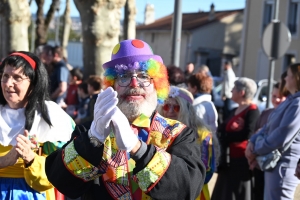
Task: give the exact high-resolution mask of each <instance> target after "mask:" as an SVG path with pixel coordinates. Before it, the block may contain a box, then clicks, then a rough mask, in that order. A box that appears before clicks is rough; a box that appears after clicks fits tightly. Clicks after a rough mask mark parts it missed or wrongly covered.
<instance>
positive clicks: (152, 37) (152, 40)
mask: <svg viewBox="0 0 300 200" xmlns="http://www.w3.org/2000/svg"><path fill="white" fill-rule="evenodd" d="M154 40H155V33H151V42H152V43H153V42H154Z"/></svg>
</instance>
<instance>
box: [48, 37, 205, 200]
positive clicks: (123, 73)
mask: <svg viewBox="0 0 300 200" xmlns="http://www.w3.org/2000/svg"><path fill="white" fill-rule="evenodd" d="M103 68H104V70H105V73H104V83H105V85H106V87H107V88H106V89H105V90H104V91H103V92H101V93H100V94H99V95H98V98H97V101H96V104H95V109H94V121H93V123H92V125H91V128H90V130H89V131H87V130H85V131H84V130H83V131H80V130H78V129H76V131H74V133H73V136H74V137H73V139H72V140H71V141H70V142H69V143H68V144H67V145H66V146H65V147H64V148H63V149H62V150H58V151H56V152H53V153H52V154H51V155H50V156H48V157H47V160H46V174H47V176H48V178H49V180H50V182H51V183H52V184H53V185H54V186H55V187H57V188H58V189H59V191H61V192H62V193H64V194H66V195H67V196H69V197H71V198H77V197H79V196H81V195H82V198H83V199H105V200H110V199H135V200H142V199H196V197H197V196H198V195H199V192H200V191H201V188H202V186H203V182H204V178H205V175H204V173H205V167H204V165H203V162H202V161H201V159H200V158H199V155H201V151H200V147H199V145H198V144H197V143H196V137H195V136H196V133H194V131H193V130H192V129H190V128H188V127H187V126H186V125H184V124H182V123H181V122H178V121H176V120H170V119H167V118H164V117H162V116H161V115H159V114H158V113H157V112H156V107H157V104H158V103H160V104H162V103H163V102H164V100H165V99H166V98H167V97H168V92H169V83H168V76H167V69H166V67H165V65H164V64H163V61H162V59H161V57H160V56H158V55H153V51H152V49H151V47H150V46H149V45H148V44H147V43H145V42H144V41H141V40H137V39H135V40H124V41H122V42H120V43H119V44H117V45H116V46H115V47H114V49H113V51H112V59H111V61H109V62H107V63H104V64H103ZM112 87H113V88H114V89H115V90H114V89H113V88H112ZM78 128H80V127H78ZM78 162H79V163H80V165H78V164H77V163H78ZM57 174H59V176H57Z"/></svg>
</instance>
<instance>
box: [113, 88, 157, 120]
mask: <svg viewBox="0 0 300 200" xmlns="http://www.w3.org/2000/svg"><path fill="white" fill-rule="evenodd" d="M140 90H142V89H140ZM129 91H139V89H129ZM126 92H128V91H126ZM143 92H144V91H143ZM118 96H119V103H118V107H119V108H120V110H121V111H122V112H123V113H124V115H125V116H126V117H127V119H128V120H129V122H133V121H134V120H135V119H136V118H137V117H138V116H140V115H141V114H142V113H143V114H144V115H146V116H149V117H150V116H151V115H152V113H153V112H154V110H155V109H156V106H157V94H156V91H155V90H153V92H152V93H150V94H146V96H145V100H144V101H143V102H139V101H135V100H132V101H129V102H128V101H126V100H125V99H123V98H120V95H118Z"/></svg>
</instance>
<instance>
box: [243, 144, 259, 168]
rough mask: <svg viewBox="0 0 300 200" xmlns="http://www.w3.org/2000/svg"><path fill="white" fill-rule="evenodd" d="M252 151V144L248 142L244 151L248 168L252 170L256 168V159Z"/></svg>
mask: <svg viewBox="0 0 300 200" xmlns="http://www.w3.org/2000/svg"><path fill="white" fill-rule="evenodd" d="M253 150H254V145H253V143H252V142H250V141H249V142H248V145H247V148H246V151H245V156H246V158H247V160H248V163H249V166H250V169H251V168H252V169H253V168H254V167H255V166H256V163H255V162H254V161H256V160H255V158H256V155H255V154H254V153H253Z"/></svg>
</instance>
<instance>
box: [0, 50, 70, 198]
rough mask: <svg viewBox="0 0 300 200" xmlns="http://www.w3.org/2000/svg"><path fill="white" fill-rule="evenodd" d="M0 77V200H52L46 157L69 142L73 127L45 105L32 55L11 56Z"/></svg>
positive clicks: (43, 81)
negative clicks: (46, 171)
mask: <svg viewBox="0 0 300 200" xmlns="http://www.w3.org/2000/svg"><path fill="white" fill-rule="evenodd" d="M0 75H1V92H0V113H1V114H0V121H1V123H0V129H1V132H0V191H1V194H0V198H1V199H5V200H15V199H22V200H23V199H24V200H27V199H28V200H29V199H30V200H42V199H48V200H53V199H55V193H54V190H53V185H52V184H51V183H50V182H49V181H48V179H47V177H46V174H45V157H46V156H47V155H48V154H50V153H51V152H52V151H55V150H56V149H57V148H60V147H61V146H62V145H63V144H64V143H65V142H67V141H69V139H70V138H71V134H72V132H73V129H74V126H75V125H74V122H73V120H72V119H71V118H70V117H69V116H68V115H67V114H66V113H65V112H64V111H63V110H62V109H61V108H60V107H59V106H58V105H57V104H56V103H54V102H52V101H49V93H48V86H49V83H48V79H47V78H45V77H48V75H47V71H46V69H45V67H44V65H43V64H42V63H41V61H40V60H39V58H38V57H37V56H35V55H34V54H32V53H29V52H24V51H19V52H14V53H12V54H10V55H9V56H7V57H6V58H5V59H4V60H3V62H2V64H1V65H0ZM56 194H58V193H56Z"/></svg>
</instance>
